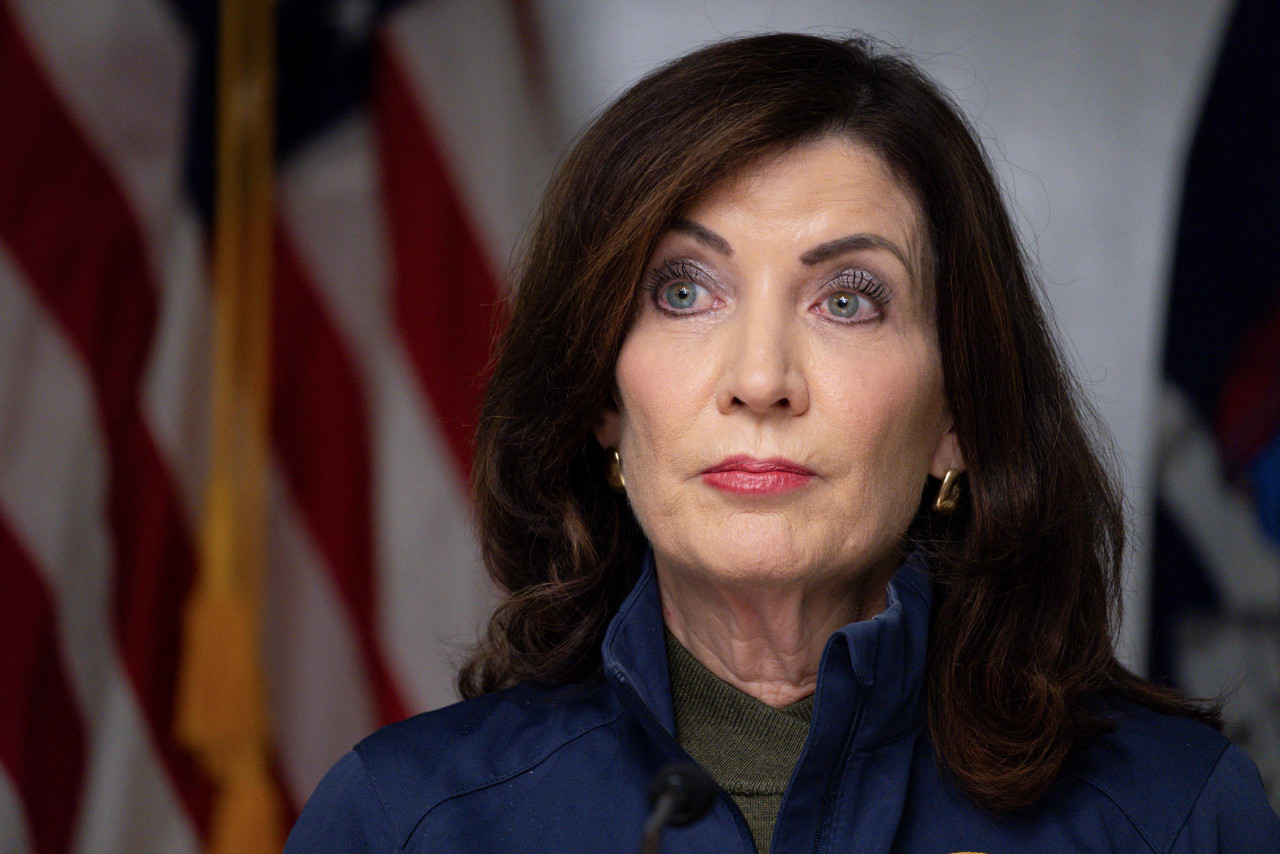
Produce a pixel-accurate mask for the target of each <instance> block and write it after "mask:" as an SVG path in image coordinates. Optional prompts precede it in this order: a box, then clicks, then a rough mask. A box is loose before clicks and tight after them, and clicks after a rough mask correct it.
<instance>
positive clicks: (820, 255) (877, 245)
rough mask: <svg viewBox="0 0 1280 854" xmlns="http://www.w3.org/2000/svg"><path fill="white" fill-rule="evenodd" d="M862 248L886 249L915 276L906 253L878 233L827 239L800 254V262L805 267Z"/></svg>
mask: <svg viewBox="0 0 1280 854" xmlns="http://www.w3.org/2000/svg"><path fill="white" fill-rule="evenodd" d="M863 249H886V250H888V251H889V252H891V253H893V255H894V256H895V257H897V259H898V260H899V261H901V262H902V266H903V267H906V268H907V272H908V273H909V274H911V277H912V278H913V279H914V278H915V267H914V266H913V265H912V263H911V260H910V258H909V257H908V256H907V253H906V252H904V251H903V250H902V247H901V246H899V245H898V244H896V243H894V242H893V241H892V240H889V239H887V238H884V237H881V236H880V235H878V234H850V235H848V236H847V237H837V238H836V239H835V240H828V241H827V242H826V243H823V244H821V245H819V246H815V247H813V248H812V249H810V250H809V251H808V252H806V253H804V254H803V255H801V256H800V263H802V264H804V265H805V266H807V267H812V266H815V265H817V264H821V263H822V262H823V261H828V260H830V259H832V258H835V257H836V256H838V255H843V254H844V253H846V252H858V251H860V250H863Z"/></svg>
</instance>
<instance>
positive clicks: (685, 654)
mask: <svg viewBox="0 0 1280 854" xmlns="http://www.w3.org/2000/svg"><path fill="white" fill-rule="evenodd" d="M666 636H667V666H668V668H669V669H670V672H671V699H672V702H673V704H674V705H675V713H676V740H677V741H678V742H679V743H680V746H681V747H683V748H684V749H685V751H686V752H687V753H688V754H689V755H690V756H692V757H693V758H694V759H696V760H697V761H698V764H699V765H701V766H702V767H703V768H705V769H706V770H707V773H709V774H710V775H711V776H712V778H713V779H714V780H715V781H716V782H717V783H719V784H720V788H722V789H724V790H725V792H726V793H728V795H729V796H730V797H731V798H733V801H734V803H736V804H737V805H738V808H739V809H740V810H742V814H743V816H745V817H746V819H747V825H748V826H749V827H750V828H751V836H752V838H753V839H754V840H755V843H756V851H757V852H758V854H765V852H767V851H768V850H769V840H770V839H771V838H772V836H773V823H774V821H775V820H776V819H777V817H778V807H779V806H780V805H781V803H782V793H783V792H784V791H786V788H787V781H788V780H790V779H791V771H792V769H793V768H795V765H796V762H797V760H799V758H800V751H801V749H802V748H803V747H804V740H805V737H806V736H807V735H808V734H809V719H810V718H811V717H812V716H813V697H812V696H810V697H806V698H805V699H803V700H800V701H798V702H796V703H792V704H791V705H789V706H785V707H783V708H781V709H775V708H773V707H772V706H769V705H767V704H765V703H762V702H760V701H759V700H757V699H756V698H755V697H752V696H750V695H748V694H744V693H743V692H741V691H739V690H738V689H737V688H735V687H733V686H732V685H730V684H729V683H727V682H724V681H722V680H721V679H720V678H719V677H718V676H716V675H715V674H714V673H712V672H711V671H710V670H708V669H707V668H706V667H704V666H703V665H702V663H701V662H699V661H698V660H697V659H696V658H694V657H693V655H692V654H691V653H690V652H689V651H688V650H687V649H685V648H684V647H683V646H681V645H680V642H679V641H677V640H676V639H675V638H674V637H673V636H672V635H671V633H670V632H667V633H666Z"/></svg>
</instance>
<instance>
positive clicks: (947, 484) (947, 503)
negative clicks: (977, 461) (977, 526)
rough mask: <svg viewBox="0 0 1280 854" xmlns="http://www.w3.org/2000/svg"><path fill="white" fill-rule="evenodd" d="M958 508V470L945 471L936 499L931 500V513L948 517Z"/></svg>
mask: <svg viewBox="0 0 1280 854" xmlns="http://www.w3.org/2000/svg"><path fill="white" fill-rule="evenodd" d="M959 506H960V469H947V473H946V474H944V475H943V476H942V484H941V485H940V486H939V487H938V497H937V498H935V499H933V512H934V513H941V514H942V515H944V516H949V515H951V514H952V513H954V512H956V508H957V507H959Z"/></svg>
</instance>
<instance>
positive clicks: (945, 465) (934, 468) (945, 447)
mask: <svg viewBox="0 0 1280 854" xmlns="http://www.w3.org/2000/svg"><path fill="white" fill-rule="evenodd" d="M964 468H965V466H964V454H962V453H960V439H959V438H958V437H957V436H956V428H955V425H954V424H953V423H952V421H951V414H950V413H948V414H947V429H946V431H945V432H943V434H942V436H941V437H940V438H939V439H938V445H937V447H936V448H934V449H933V459H932V460H931V461H930V462H929V474H931V475H933V476H934V477H936V478H937V479H938V480H942V478H943V476H944V475H946V473H947V470H948V469H958V470H959V471H964Z"/></svg>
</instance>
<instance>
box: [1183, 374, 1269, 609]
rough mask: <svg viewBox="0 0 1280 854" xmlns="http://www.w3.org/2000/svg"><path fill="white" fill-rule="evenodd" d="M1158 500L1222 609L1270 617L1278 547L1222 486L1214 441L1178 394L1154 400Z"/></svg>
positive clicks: (1243, 502)
mask: <svg viewBox="0 0 1280 854" xmlns="http://www.w3.org/2000/svg"><path fill="white" fill-rule="evenodd" d="M1158 447H1159V448H1160V458H1161V462H1162V465H1161V466H1160V484H1159V489H1160V498H1161V499H1162V500H1163V501H1164V503H1165V506H1167V507H1168V508H1169V512H1170V513H1172V514H1173V515H1174V517H1175V518H1176V519H1177V521H1178V524H1179V525H1180V526H1181V528H1182V531H1183V533H1184V534H1185V535H1186V536H1187V538H1188V539H1189V540H1190V542H1191V544H1192V545H1193V546H1194V547H1195V548H1196V550H1197V551H1198V552H1199V554H1200V558H1201V559H1202V560H1203V561H1204V563H1205V567H1206V569H1208V571H1209V572H1210V573H1212V575H1213V580H1214V582H1215V583H1216V584H1217V587H1218V589H1219V590H1220V591H1221V593H1222V595H1223V596H1224V597H1225V599H1226V601H1225V602H1224V603H1223V605H1224V607H1225V608H1226V609H1227V610H1228V611H1234V612H1236V613H1239V612H1257V611H1263V610H1265V611H1269V612H1270V611H1274V609H1275V607H1276V596H1277V585H1276V568H1277V567H1280V549H1277V548H1276V546H1275V544H1274V543H1272V542H1271V541H1270V540H1269V539H1267V537H1266V535H1265V534H1264V532H1263V531H1262V527H1261V525H1260V524H1259V523H1258V518H1257V513H1256V511H1255V510H1254V509H1253V505H1252V502H1251V501H1250V500H1249V498H1248V497H1247V496H1246V495H1244V494H1243V493H1242V492H1240V490H1238V489H1237V488H1236V487H1234V486H1232V485H1231V484H1230V483H1228V481H1227V479H1226V476H1225V475H1224V473H1223V471H1222V467H1221V465H1220V463H1219V461H1218V450H1217V443H1216V442H1215V441H1214V439H1213V436H1212V435H1210V433H1209V429H1208V428H1207V427H1206V426H1205V425H1204V424H1203V423H1202V422H1201V421H1200V419H1199V418H1198V417H1197V415H1196V412H1195V409H1194V408H1193V407H1192V405H1191V403H1190V401H1188V400H1187V399H1186V398H1185V397H1184V396H1183V393H1182V391H1181V390H1180V389H1179V388H1178V387H1177V386H1175V385H1173V384H1172V383H1168V382H1166V383H1165V384H1164V387H1163V389H1162V390H1161V397H1160V441H1159V445H1158Z"/></svg>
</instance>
